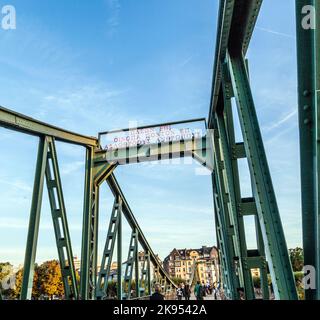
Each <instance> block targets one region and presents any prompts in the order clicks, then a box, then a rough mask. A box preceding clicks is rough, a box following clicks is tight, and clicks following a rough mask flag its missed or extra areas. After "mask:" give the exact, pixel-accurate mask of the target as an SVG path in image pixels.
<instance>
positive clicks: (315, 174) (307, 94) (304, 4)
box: [296, 0, 320, 300]
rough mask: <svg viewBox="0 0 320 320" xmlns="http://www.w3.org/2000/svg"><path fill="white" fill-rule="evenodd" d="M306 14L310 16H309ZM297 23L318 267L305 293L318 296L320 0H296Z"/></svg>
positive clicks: (306, 209)
mask: <svg viewBox="0 0 320 320" xmlns="http://www.w3.org/2000/svg"><path fill="white" fill-rule="evenodd" d="M310 8H311V11H310V10H309V9H310ZM305 9H308V10H305ZM313 10H314V11H313ZM307 14H308V15H309V17H310V19H307V17H306V15H307ZM314 14H315V15H314ZM304 19H307V20H308V21H304ZM313 22H315V25H312V24H313ZM306 23H310V26H308V25H306ZM304 24H305V25H304ZM296 26H297V55H298V99H299V108H298V109H299V128H300V161H301V197H302V228H303V247H304V264H305V265H308V266H314V267H315V268H316V279H317V286H316V288H315V289H308V290H306V291H305V297H306V299H307V300H315V299H320V289H319V286H320V254H319V252H320V218H319V214H320V201H319V199H320V187H319V184H320V177H319V172H320V130H319V127H320V91H319V90H320V69H319V68H320V67H319V59H320V53H319V51H320V29H319V28H320V6H319V1H317V0H296Z"/></svg>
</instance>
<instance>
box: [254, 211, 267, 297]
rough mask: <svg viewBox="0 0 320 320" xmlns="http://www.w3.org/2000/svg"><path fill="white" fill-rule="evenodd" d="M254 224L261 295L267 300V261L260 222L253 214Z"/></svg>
mask: <svg viewBox="0 0 320 320" xmlns="http://www.w3.org/2000/svg"><path fill="white" fill-rule="evenodd" d="M255 225H256V238H257V245H258V251H259V255H260V257H261V259H262V262H261V267H260V282H261V289H262V296H263V299H264V300H269V299H270V294H269V283H268V273H267V262H266V261H265V255H266V253H265V246H264V243H263V237H262V232H261V227H260V222H259V218H258V216H257V215H256V216H255Z"/></svg>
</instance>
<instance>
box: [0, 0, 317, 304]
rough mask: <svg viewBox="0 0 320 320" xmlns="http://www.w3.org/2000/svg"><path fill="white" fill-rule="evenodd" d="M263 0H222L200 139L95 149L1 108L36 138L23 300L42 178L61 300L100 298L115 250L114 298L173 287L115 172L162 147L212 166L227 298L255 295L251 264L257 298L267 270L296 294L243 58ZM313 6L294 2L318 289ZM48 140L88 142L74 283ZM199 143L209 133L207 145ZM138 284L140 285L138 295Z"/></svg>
mask: <svg viewBox="0 0 320 320" xmlns="http://www.w3.org/2000/svg"><path fill="white" fill-rule="evenodd" d="M261 4H262V0H220V9H219V20H218V33H217V43H216V53H215V64H214V72H213V84H212V96H211V102H210V113H209V118H208V129H209V130H208V132H207V136H206V142H204V141H203V139H192V140H190V141H178V142H170V143H168V144H166V145H164V146H162V148H159V146H157V145H150V146H148V148H147V150H146V149H143V150H142V149H140V150H139V149H138V151H137V153H136V154H135V153H134V151H132V150H130V148H127V149H123V150H117V151H116V152H111V153H110V152H107V151H106V150H103V149H102V148H101V146H100V144H99V139H98V138H95V137H87V136H83V135H80V134H76V133H72V132H69V131H67V130H64V129H60V128H57V127H54V126H51V125H49V124H46V123H43V122H40V121H37V120H34V119H32V118H29V117H26V116H24V115H21V114H18V113H16V112H13V111H11V110H8V109H5V108H0V125H1V126H3V127H5V128H8V129H11V130H16V131H19V132H22V133H25V134H31V135H35V136H38V137H39V149H38V158H37V165H36V173H35V180H34V189H33V196H32V204H31V212H30V222H29V228H28V238H27V244H26V254H25V262H24V271H23V283H22V291H21V299H30V298H31V294H32V283H33V273H34V265H35V256H36V250H37V241H38V232H39V222H40V214H41V204H42V196H43V189H44V185H45V181H46V186H47V190H48V195H49V201H50V206H51V213H52V220H53V226H54V231H55V238H56V245H57V250H58V254H59V261H60V266H61V270H62V277H63V283H64V288H65V296H66V299H69V298H71V297H75V298H76V299H84V300H93V299H104V298H105V297H106V296H107V295H108V279H109V275H110V269H111V263H112V256H113V254H114V252H115V251H116V252H117V257H118V258H117V259H118V261H117V265H118V272H117V274H118V277H117V296H118V298H119V299H132V298H140V295H141V294H142V295H143V296H148V295H151V294H152V290H153V284H154V283H155V282H157V283H161V284H162V285H163V287H164V290H165V292H166V293H167V292H170V291H171V290H172V289H175V288H176V287H175V284H174V283H173V282H172V280H171V279H170V277H169V275H168V274H167V273H166V271H165V270H164V269H163V267H162V265H161V263H160V262H159V260H158V258H157V256H156V255H155V254H154V252H153V250H152V248H151V247H150V245H149V244H148V242H147V240H146V238H145V236H144V234H143V232H142V230H141V228H140V226H139V224H138V222H137V220H136V219H135V217H134V215H133V213H132V211H131V209H130V207H129V204H128V202H127V200H126V198H125V196H124V194H123V192H122V190H121V188H120V186H119V184H118V182H117V180H116V177H115V175H114V171H115V170H116V168H117V166H118V165H119V164H125V163H128V162H130V161H131V162H132V160H133V159H138V158H139V161H137V162H140V161H152V160H157V159H158V158H159V155H161V154H166V155H167V156H168V157H169V158H173V157H180V156H186V155H188V156H192V157H194V158H195V159H197V160H199V161H200V160H201V163H202V164H203V163H205V164H206V166H207V167H209V168H210V169H211V170H212V182H213V198H214V206H215V213H214V215H215V220H216V234H217V242H218V247H219V253H220V263H221V275H222V279H221V280H222V282H223V284H224V289H225V293H226V295H227V297H228V298H229V299H239V298H240V296H239V289H240V288H241V289H242V288H243V290H244V293H245V297H246V299H249V300H250V299H255V294H254V288H253V281H252V275H251V270H252V269H259V270H260V274H261V287H262V293H263V298H264V299H269V286H268V273H270V275H271V280H272V285H273V291H274V294H275V298H276V299H290V300H294V299H297V291H296V287H295V280H294V276H293V272H292V267H291V263H290V259H289V254H288V248H287V245H286V239H285V236H284V231H283V227H282V223H281V219H280V214H279V209H278V206H277V200H276V195H275V192H274V189H273V185H272V179H271V175H270V171H269V168H268V162H267V157H266V154H265V150H264V146H263V139H262V135H261V132H260V128H259V123H258V118H257V114H256V109H255V104H254V100H253V96H252V92H251V87H250V81H249V68H248V61H247V59H246V53H247V50H248V47H249V43H250V39H251V36H252V33H253V31H254V27H255V24H256V20H257V17H258V14H259V12H260V8H261ZM306 5H309V6H310V5H311V6H313V7H314V8H315V12H316V23H317V28H315V29H308V30H306V29H303V28H302V25H301V20H302V12H303V11H302V9H303V8H304V6H306ZM319 5H320V4H319V1H317V0H296V17H297V51H298V79H299V89H298V91H299V92H298V94H299V115H300V137H301V176H302V217H303V243H304V253H305V264H306V265H311V266H315V267H316V270H317V282H318V286H317V287H318V288H319V287H320V276H319V272H320V254H319V247H320V241H319V240H320V235H319V150H320V149H319V141H320V135H319V119H320V118H319V84H320V79H319V77H320V72H319V61H320V60H319V58H320V57H319V52H320V51H319V49H320V48H319V44H320V38H319V29H318V24H319V13H320V8H319ZM233 100H234V101H235V104H236V107H237V114H238V117H239V123H240V127H241V131H242V135H243V142H237V141H236V138H235V124H234V121H235V118H234V114H233V113H234V109H233V102H232V101H233ZM56 141H62V142H65V143H71V144H76V145H79V146H82V147H84V148H85V149H86V170H85V190H84V209H83V229H82V252H81V279H80V287H78V285H77V282H76V276H75V267H74V261H73V253H72V245H71V239H70V235H69V228H68V221H67V213H66V208H65V203H64V197H63V190H62V183H61V178H60V171H59V164H58V155H57V150H56V146H55V142H56ZM207 141H210V143H209V146H208V143H207ZM240 159H246V160H247V163H248V165H249V171H250V177H251V185H252V190H253V196H252V197H251V198H242V196H241V190H240V175H239V166H238V160H240ZM120 160H121V161H120ZM104 184H107V185H108V187H109V188H110V190H111V191H112V193H113V195H114V199H115V201H114V206H113V210H112V214H111V219H110V223H109V229H108V235H107V238H106V242H105V248H104V251H103V254H102V264H101V269H100V271H99V272H98V270H97V265H98V261H97V260H98V252H97V243H98V217H99V193H100V188H101V186H102V185H104ZM246 216H252V217H254V219H255V227H256V238H257V250H248V248H247V243H246V234H245V227H244V218H245V217H246ZM123 217H124V218H126V220H127V221H128V223H129V225H130V227H131V229H132V235H131V240H130V244H129V249H128V258H127V261H126V262H125V274H124V277H122V276H121V275H122V266H123V261H122V219H123ZM139 244H140V245H141V247H142V248H143V250H144V253H145V261H144V264H143V267H142V268H141V267H140V265H139V261H138V246H139ZM152 267H153V272H152ZM152 273H153V276H152ZM152 279H153V281H152ZM133 280H134V281H135V286H136V296H135V297H133V296H132V293H131V290H130V288H131V283H132V281H133ZM142 285H143V286H144V290H143V292H142V293H141V286H142ZM0 297H1V296H0ZM306 298H307V299H319V298H320V290H318V289H315V290H307V291H306Z"/></svg>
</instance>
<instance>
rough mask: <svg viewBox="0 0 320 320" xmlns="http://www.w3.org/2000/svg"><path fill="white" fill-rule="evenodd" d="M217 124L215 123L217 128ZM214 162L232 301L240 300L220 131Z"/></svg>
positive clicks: (217, 134) (216, 131) (217, 133)
mask: <svg viewBox="0 0 320 320" xmlns="http://www.w3.org/2000/svg"><path fill="white" fill-rule="evenodd" d="M216 127H217V124H216V123H215V128H216ZM214 150H215V155H214V159H215V160H214V161H215V171H216V186H217V194H218V195H219V198H220V201H219V202H220V205H219V207H220V219H221V228H222V232H223V233H224V234H225V239H226V258H227V268H228V276H229V277H230V279H231V280H230V285H231V287H230V290H231V295H232V299H235V300H236V299H238V298H239V295H238V292H237V289H238V288H239V287H240V283H239V278H238V274H237V272H236V268H235V264H236V261H237V259H239V257H238V256H237V254H236V251H235V248H236V246H235V243H234V234H235V230H234V226H233V225H232V223H231V221H230V215H229V197H228V193H227V190H226V188H225V182H224V176H223V170H224V169H225V164H224V162H223V158H222V154H221V148H220V135H219V131H218V130H214Z"/></svg>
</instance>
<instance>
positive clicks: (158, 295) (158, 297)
mask: <svg viewBox="0 0 320 320" xmlns="http://www.w3.org/2000/svg"><path fill="white" fill-rule="evenodd" d="M154 290H155V292H154V294H153V295H152V296H151V297H150V300H164V296H163V295H162V294H161V293H160V291H161V288H160V285H159V284H156V285H155V289H154Z"/></svg>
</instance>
